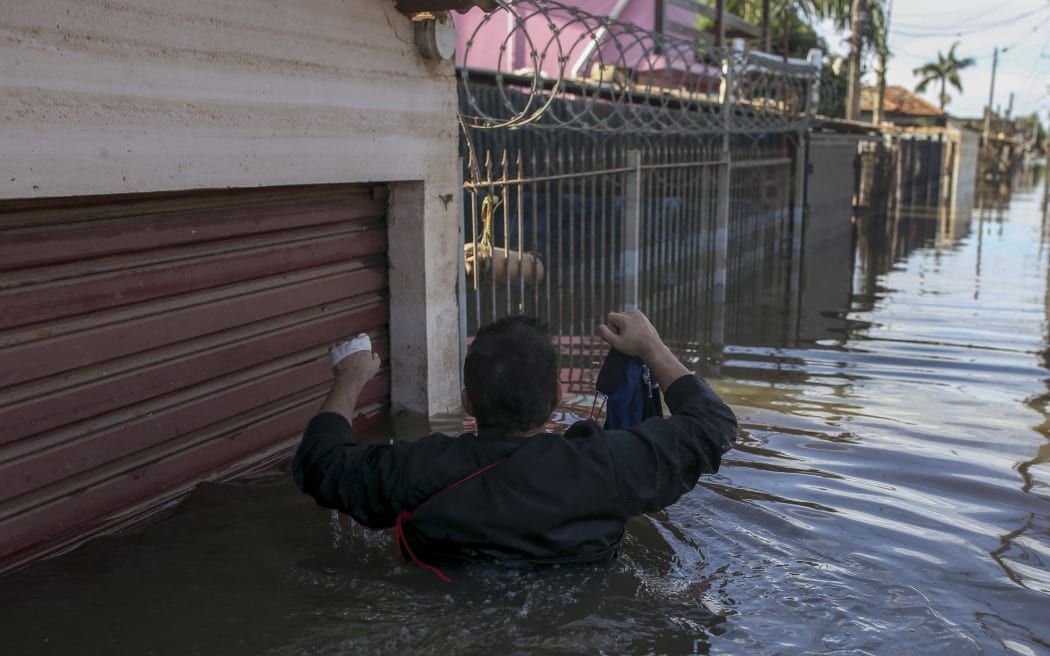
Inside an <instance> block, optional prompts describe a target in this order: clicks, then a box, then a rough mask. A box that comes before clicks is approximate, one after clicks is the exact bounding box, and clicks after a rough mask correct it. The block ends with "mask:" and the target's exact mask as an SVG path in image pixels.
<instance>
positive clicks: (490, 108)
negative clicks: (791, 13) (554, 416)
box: [459, 0, 820, 391]
mask: <svg viewBox="0 0 1050 656" xmlns="http://www.w3.org/2000/svg"><path fill="white" fill-rule="evenodd" d="M513 7H514V10H515V12H516V14H515V16H513V17H512V18H513V19H512V20H511V21H509V22H508V20H507V18H508V17H507V16H505V15H501V14H493V15H489V16H488V17H487V18H486V19H485V20H483V21H482V22H481V23H480V24H479V25H478V26H477V27H476V28H475V30H474V33H473V36H472V37H471V38H470V39H469V40H468V42H467V48H466V49H465V52H464V53H461V64H462V65H463V66H462V67H461V68H460V71H459V73H460V80H461V87H460V116H461V120H462V123H463V136H464V142H463V143H464V155H465V160H464V161H465V165H466V168H465V177H466V180H467V181H466V184H465V187H466V192H467V194H466V200H467V203H466V208H467V210H466V217H465V222H464V223H465V225H464V232H465V238H466V242H467V243H466V244H465V246H464V254H465V256H464V259H465V262H464V264H465V267H464V272H465V276H464V279H463V280H462V284H461V288H462V290H463V297H462V299H461V301H462V303H461V307H462V308H463V309H464V310H463V311H464V316H463V322H462V323H463V326H464V333H465V334H473V332H474V331H475V330H476V329H477V328H478V326H479V325H481V324H483V323H486V322H487V321H490V320H492V319H494V318H497V317H500V316H506V315H509V314H514V313H519V312H522V313H527V314H535V315H538V316H540V317H542V318H544V319H546V320H547V321H548V322H549V323H550V324H551V326H552V330H553V332H554V333H555V334H556V335H558V336H559V339H560V340H561V344H562V353H563V362H562V365H563V369H564V370H565V378H566V382H569V383H570V386H571V387H572V383H580V385H579V386H578V389H579V390H581V391H582V390H586V389H589V387H588V385H589V384H590V383H591V381H592V376H593V369H594V362H595V360H596V358H598V357H599V354H600V353H601V352H603V351H604V349H603V348H602V347H601V346H600V345H599V344H598V343H597V341H596V339H595V338H594V335H595V334H596V327H597V325H598V323H600V322H601V321H602V320H603V318H604V316H605V314H606V313H607V312H608V311H610V310H618V309H621V308H624V307H641V308H642V309H644V310H645V311H646V312H647V314H649V315H650V316H651V317H652V318H653V320H654V322H655V323H656V324H657V325H658V326H660V328H661V331H662V334H663V335H664V336H665V338H667V339H669V340H670V341H672V342H675V343H677V344H678V345H679V347H680V348H681V349H682V350H695V351H696V352H697V353H696V355H697V356H698V357H699V356H701V355H705V354H708V353H710V352H711V351H712V350H713V351H717V350H718V349H720V348H721V346H722V345H724V344H725V343H726V334H727V330H729V331H735V330H738V329H740V330H747V329H748V325H749V324H750V323H751V322H750V320H749V319H750V318H751V317H752V316H753V315H752V314H751V313H754V312H763V311H767V310H768V309H769V308H770V307H771V305H777V306H778V307H777V311H778V312H782V313H783V314H784V315H785V317H786V319H785V320H787V321H790V318H788V317H789V315H790V308H789V307H787V306H789V305H791V298H792V297H793V296H796V297H797V284H798V280H797V266H793V264H792V262H794V263H795V265H797V260H798V251H799V239H800V227H801V226H800V221H801V214H800V211H799V207H800V206H801V190H800V187H799V185H798V182H799V175H798V172H799V171H800V170H801V169H800V167H801V165H802V161H801V160H802V152H803V151H802V150H801V149H800V148H799V147H798V144H799V136H800V134H801V133H802V132H803V131H804V130H805V129H806V126H807V125H808V121H809V120H810V117H811V114H812V109H813V107H814V103H815V101H816V99H817V91H818V86H819V74H818V72H819V59H820V57H819V53H817V54H815V55H814V56H813V57H812V58H811V61H799V60H792V61H788V62H784V61H782V60H779V59H776V58H772V57H769V56H767V55H762V54H756V53H746V52H744V51H743V50H742V49H740V48H737V49H733V48H713V47H706V46H705V47H701V46H700V45H699V44H696V43H691V42H686V41H682V40H678V39H674V38H672V37H668V36H665V35H660V34H655V33H653V32H648V31H645V30H642V29H640V28H638V27H637V26H633V25H626V24H622V23H617V22H616V21H611V20H609V19H607V18H604V17H596V16H590V15H588V14H585V13H583V12H580V11H579V10H577V9H573V8H570V7H565V6H563V5H560V4H556V3H547V2H542V3H541V2H537V1H535V0H527V1H526V2H518V3H515V4H514V5H513ZM497 17H498V18H497ZM508 25H509V28H507V26H508ZM497 28H498V29H497ZM501 30H502V31H501ZM490 31H496V33H497V36H493V35H492V34H490V33H489V32H490ZM494 44H495V45H494ZM474 48H484V50H485V52H486V53H488V55H489V56H490V59H489V60H488V61H489V66H490V68H489V70H481V69H480V68H479V67H478V58H477V57H476V56H475V55H477V53H476V52H474ZM493 48H494V50H493ZM493 53H495V54H494V55H493ZM472 64H473V65H472ZM792 286H795V287H796V292H795V293H794V294H793V292H792Z"/></svg>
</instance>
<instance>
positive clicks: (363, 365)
mask: <svg viewBox="0 0 1050 656" xmlns="http://www.w3.org/2000/svg"><path fill="white" fill-rule="evenodd" d="M379 365H380V359H379V356H378V355H376V354H375V353H372V352H371V351H358V352H357V353H351V354H350V355H348V356H346V357H345V358H343V359H342V360H340V361H339V362H337V363H336V365H335V366H334V367H332V374H333V375H334V376H335V378H336V380H343V381H346V382H351V381H358V382H360V383H361V384H362V385H364V384H365V383H367V382H368V381H370V380H372V377H373V376H375V375H376V374H377V373H379Z"/></svg>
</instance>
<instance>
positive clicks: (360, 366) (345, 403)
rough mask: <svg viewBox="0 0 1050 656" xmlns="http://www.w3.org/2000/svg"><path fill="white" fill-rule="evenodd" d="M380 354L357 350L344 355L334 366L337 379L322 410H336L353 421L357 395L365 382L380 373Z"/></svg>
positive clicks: (333, 372) (322, 405)
mask: <svg viewBox="0 0 1050 656" xmlns="http://www.w3.org/2000/svg"><path fill="white" fill-rule="evenodd" d="M379 364H380V359H379V356H378V355H376V354H375V353H373V352H372V350H371V349H369V350H367V351H357V352H355V353H351V354H349V355H347V356H344V357H343V359H342V360H339V362H337V363H336V364H335V366H333V367H332V374H333V375H334V376H335V380H334V381H332V388H331V389H330V390H329V391H328V396H327V397H325V400H324V403H322V404H321V409H320V412H335V413H337V414H341V415H343V416H344V417H346V420H347V421H351V420H352V419H353V417H354V409H355V408H356V407H357V397H358V396H360V395H361V390H362V389H364V386H365V384H366V383H367V382H368V381H370V380H372V377H373V376H375V375H376V374H377V373H379Z"/></svg>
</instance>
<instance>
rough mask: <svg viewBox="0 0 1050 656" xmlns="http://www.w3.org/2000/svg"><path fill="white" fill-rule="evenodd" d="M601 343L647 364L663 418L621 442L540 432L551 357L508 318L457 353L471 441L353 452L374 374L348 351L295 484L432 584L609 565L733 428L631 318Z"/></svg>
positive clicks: (620, 436) (439, 440) (594, 433)
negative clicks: (379, 533) (632, 525)
mask: <svg viewBox="0 0 1050 656" xmlns="http://www.w3.org/2000/svg"><path fill="white" fill-rule="evenodd" d="M599 332H600V334H601V337H602V339H603V340H605V341H606V342H607V343H608V344H609V345H610V346H612V347H613V348H614V349H616V350H618V351H620V352H622V353H624V354H625V355H628V356H634V357H638V358H640V359H641V360H642V361H643V362H644V363H645V364H646V365H648V367H649V368H650V370H651V371H652V373H653V375H654V376H655V378H656V379H657V380H658V381H660V382H661V383H662V384H663V388H664V391H665V399H666V402H667V406H668V408H669V409H670V411H671V416H670V417H669V418H667V419H663V418H651V419H648V420H646V421H644V422H642V423H641V424H639V425H637V426H635V427H632V428H630V429H626V430H604V429H602V428H601V427H600V426H599V425H598V424H597V423H595V422H593V421H579V422H576V423H575V424H573V425H572V426H571V427H569V429H568V430H567V431H566V432H565V434H564V435H554V434H551V433H548V432H546V430H545V428H544V426H545V424H546V422H547V421H548V420H549V419H550V416H551V413H552V412H553V411H554V409H555V407H556V406H557V404H558V402H559V400H560V398H561V384H560V383H559V381H558V366H557V352H556V350H555V348H554V346H553V344H552V342H551V337H550V335H549V334H548V332H547V331H546V329H545V328H544V327H543V326H541V325H540V324H539V323H538V322H537V321H536V320H534V319H531V318H528V317H520V316H519V317H509V318H506V319H501V320H499V321H496V322H494V323H491V324H489V325H487V326H484V327H482V328H481V329H480V330H479V331H478V334H477V336H476V337H475V339H474V341H473V343H472V344H471V345H470V348H469V349H468V351H467V357H466V362H465V364H464V382H465V387H466V389H465V390H463V407H464V409H465V410H466V411H467V413H469V414H470V415H472V416H474V418H475V420H476V422H477V434H476V435H475V434H473V433H465V434H463V435H460V436H459V437H451V436H448V435H444V434H441V433H435V434H433V435H430V436H428V437H425V438H422V439H420V440H419V441H416V442H395V443H394V444H376V445H371V446H359V445H356V444H355V443H354V439H353V434H352V433H351V430H350V418H351V417H352V416H353V412H354V405H355V403H356V401H357V397H358V394H359V393H360V391H361V388H362V387H363V386H364V385H365V383H366V382H368V380H369V379H370V378H372V377H373V376H374V375H375V374H376V372H377V371H378V370H379V357H378V356H377V355H375V354H373V353H371V351H370V350H367V351H360V352H356V353H353V354H351V355H349V356H347V357H346V358H345V359H343V360H341V361H339V362H338V363H337V364H336V365H335V366H334V368H333V369H334V374H335V380H334V382H333V384H332V388H331V391H330V392H329V394H328V396H327V398H326V399H325V401H324V403H323V405H322V406H321V410H320V413H319V414H318V415H317V416H315V417H314V418H313V419H312V420H311V421H310V424H309V426H308V427H307V429H306V432H305V434H304V435H303V440H302V443H301V444H300V445H299V450H298V452H297V453H296V455H295V461H294V464H293V474H294V477H295V481H296V483H297V484H298V485H299V487H300V489H302V490H303V491H304V492H306V493H307V494H309V495H311V496H312V497H314V499H316V500H317V503H318V504H320V505H322V506H324V507H326V508H335V509H337V510H340V511H342V512H344V513H347V514H349V515H350V516H351V517H353V518H354V519H356V520H357V521H359V522H360V523H362V524H364V525H365V526H369V527H373V528H388V527H391V526H394V527H396V528H397V541H398V547H399V548H400V549H401V550H402V552H403V553H404V555H406V556H407V557H409V558H411V559H412V560H413V561H415V562H416V563H417V564H419V565H421V566H424V567H428V568H430V569H434V571H435V572H437V573H438V575H439V576H442V578H444V575H442V574H441V573H440V572H439V571H437V569H436V568H434V567H432V566H431V565H428V564H427V562H431V563H434V562H449V561H463V560H470V559H489V560H493V559H494V560H503V561H514V562H534V563H569V562H595V561H602V560H607V559H612V558H615V557H616V555H617V553H618V551H619V549H620V544H621V542H622V540H623V536H624V527H625V523H626V521H627V518H628V517H631V516H633V515H639V514H641V513H645V512H650V511H655V510H660V509H662V508H665V507H667V506H669V505H671V504H672V503H674V502H675V501H677V500H678V498H679V497H681V496H682V494H684V493H685V492H688V491H689V490H691V489H692V488H693V487H694V486H695V485H696V482H697V479H698V478H699V476H700V475H701V474H705V473H713V472H715V471H717V470H718V467H719V464H720V462H721V459H722V454H724V453H725V452H726V451H728V450H729V449H731V448H732V445H733V442H734V441H735V439H736V432H737V422H736V417H735V416H734V415H733V412H732V411H731V410H730V409H729V407H728V406H727V405H726V404H725V403H723V402H722V400H721V399H720V398H718V396H717V395H716V394H715V393H714V391H713V390H712V389H711V388H710V387H709V386H708V385H707V384H706V383H705V382H704V381H702V380H701V379H700V378H699V377H698V376H696V375H695V374H692V373H690V372H689V371H688V370H687V369H686V368H685V367H684V366H683V365H682V363H681V362H679V361H678V359H677V358H676V357H675V356H674V355H673V354H672V353H671V350H670V349H669V348H668V347H667V346H666V345H665V344H664V343H663V341H662V340H661V339H660V337H659V335H658V334H657V331H656V329H655V328H654V327H653V325H652V324H651V323H650V322H649V320H648V318H646V316H645V315H644V314H642V313H641V312H639V311H633V312H628V313H623V314H621V313H612V314H610V315H609V316H608V320H607V323H606V324H605V325H602V326H600V327H599ZM424 561H427V562H424Z"/></svg>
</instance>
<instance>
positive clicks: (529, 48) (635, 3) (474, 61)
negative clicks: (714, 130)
mask: <svg viewBox="0 0 1050 656" xmlns="http://www.w3.org/2000/svg"><path fill="white" fill-rule="evenodd" d="M566 4H571V5H572V6H574V7H577V8H579V9H580V10H582V11H584V12H586V13H588V14H591V15H593V16H607V15H609V14H610V13H611V12H612V11H613V9H614V8H615V7H616V6H617V4H618V2H617V0H575V2H571V0H570V2H569V3H566ZM655 4H656V3H655V2H654V0H629V1H628V3H627V4H626V5H625V6H624V7H622V8H621V13H620V15H619V18H618V21H619V22H621V23H628V24H631V25H634V26H637V27H639V28H642V29H644V30H653V29H654V27H655V25H656V17H655ZM518 12H519V14H520V15H521V18H522V19H523V20H524V29H522V26H521V25H520V24H518V22H517V18H516V17H515V16H513V15H511V14H510V13H509V12H506V11H504V10H497V11H496V12H494V13H493V14H490V15H487V14H485V13H484V12H483V11H481V10H480V9H478V8H474V9H472V10H471V11H470V12H468V13H466V14H453V20H454V21H455V24H456V29H457V33H458V44H457V49H456V65H457V66H465V67H468V68H478V69H485V70H499V71H501V72H504V73H510V72H514V71H523V72H530V71H531V70H532V69H538V70H539V71H541V73H542V74H544V75H545V76H547V77H550V78H557V77H559V76H560V75H561V74H562V70H563V64H562V62H561V61H560V60H561V59H564V60H565V63H564V71H565V73H566V75H571V73H572V72H573V69H574V68H575V66H576V65H577V63H578V62H579V61H580V58H581V57H582V56H584V55H586V54H587V52H588V46H589V45H590V44H591V43H592V38H593V36H594V35H595V34H596V32H597V30H598V29H599V27H600V25H599V23H598V21H597V20H595V19H592V18H588V19H584V20H579V19H576V18H574V17H572V16H571V15H570V14H568V12H564V11H558V10H554V11H553V12H551V13H550V14H548V15H544V14H541V13H539V12H537V11H536V9H535V7H534V6H532V5H518ZM486 17H487V20H486ZM548 17H549V19H550V21H553V22H554V23H555V24H556V25H558V35H557V37H556V36H555V31H554V30H552V29H551V27H550V24H549V22H548ZM667 18H668V19H673V20H675V21H677V22H680V23H683V24H686V25H692V24H693V22H694V20H695V13H694V12H691V11H689V10H687V9H684V8H681V7H678V6H675V5H673V4H670V3H668V5H667ZM479 26H480V27H479ZM468 41H469V42H470V45H469V48H468ZM652 46H653V44H652V40H651V39H650V38H649V37H648V35H647V34H645V33H628V34H623V33H619V34H618V33H615V31H611V32H609V33H606V34H604V35H603V37H602V40H601V43H600V45H599V47H598V48H597V52H594V53H591V54H590V56H589V57H587V59H586V60H585V61H584V62H583V63H582V65H580V66H579V68H578V70H577V71H576V72H577V76H578V77H585V76H586V75H587V74H588V72H589V71H590V68H591V66H592V65H593V64H595V63H602V64H612V65H616V66H622V67H626V68H631V69H635V70H638V71H666V70H669V69H671V70H675V71H678V72H680V73H682V72H686V71H688V72H691V73H693V74H694V76H696V75H700V74H704V73H706V74H707V75H708V76H710V75H712V74H715V75H717V72H716V71H715V70H709V69H710V67H704V66H702V65H699V64H697V63H696V60H695V58H694V57H693V56H692V54H691V53H689V52H687V51H683V52H682V53H679V55H678V56H676V55H674V54H672V55H671V56H670V57H663V56H658V55H653V54H651V53H652V52H653V47H652ZM533 51H535V52H536V56H535V58H534V57H533V56H532V54H531V53H532V52H533ZM662 79H664V80H672V79H674V80H678V83H677V84H672V86H679V85H682V84H685V85H687V86H691V87H693V88H694V89H696V87H697V78H696V77H692V78H691V79H690V80H689V81H686V77H683V76H682V75H677V76H670V77H667V76H665V77H664V78H662ZM703 86H705V87H709V86H710V84H705V85H703Z"/></svg>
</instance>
